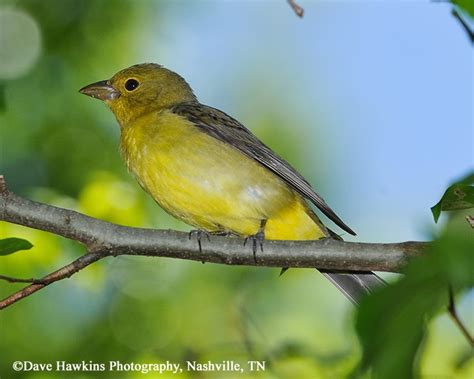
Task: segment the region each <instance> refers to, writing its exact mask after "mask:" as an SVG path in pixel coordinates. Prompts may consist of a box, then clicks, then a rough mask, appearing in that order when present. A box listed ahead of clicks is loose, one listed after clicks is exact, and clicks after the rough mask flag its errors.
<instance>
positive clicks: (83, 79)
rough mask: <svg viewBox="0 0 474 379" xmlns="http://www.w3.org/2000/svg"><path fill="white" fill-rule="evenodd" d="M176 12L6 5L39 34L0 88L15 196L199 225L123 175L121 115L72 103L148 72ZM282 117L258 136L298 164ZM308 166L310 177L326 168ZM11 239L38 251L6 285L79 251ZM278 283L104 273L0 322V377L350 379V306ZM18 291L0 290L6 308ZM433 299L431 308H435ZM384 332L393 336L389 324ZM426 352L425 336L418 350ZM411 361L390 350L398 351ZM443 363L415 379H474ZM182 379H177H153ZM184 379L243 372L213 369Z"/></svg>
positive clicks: (53, 290)
mask: <svg viewBox="0 0 474 379" xmlns="http://www.w3.org/2000/svg"><path fill="white" fill-rule="evenodd" d="M111 4H113V5H111ZM183 4H184V2H183ZM165 5H166V3H165V2H161V1H160V2H158V1H157V2H152V1H125V0H114V1H113V2H107V1H95V0H94V1H93V0H22V1H13V0H12V1H9V0H3V1H2V3H1V5H0V9H1V7H4V6H7V7H14V8H16V9H17V10H18V11H20V12H24V13H26V14H28V15H30V16H31V17H32V18H33V19H34V20H35V22H37V23H38V26H39V30H40V31H41V53H40V55H39V57H38V60H37V61H36V62H34V65H33V66H32V67H31V69H30V70H29V71H28V72H26V73H25V74H24V75H21V76H18V77H17V78H14V79H5V78H2V79H1V82H0V125H1V141H2V143H1V146H0V147H1V151H0V154H1V159H0V172H1V173H2V174H5V177H6V179H7V182H8V185H9V187H10V188H11V189H12V190H13V191H15V192H17V193H19V194H22V195H25V196H28V197H29V198H32V199H35V200H37V201H41V202H45V203H49V204H53V205H57V206H61V207H65V208H69V209H74V210H77V211H80V212H83V213H86V214H88V215H91V216H94V217H98V218H101V219H104V220H108V221H111V222H115V223H119V224H124V225H129V226H141V227H144V226H145V227H156V228H172V229H181V230H183V229H187V228H188V227H187V226H185V225H183V224H182V223H180V222H179V221H177V220H175V219H173V218H171V217H170V216H168V215H167V214H166V213H165V212H164V211H162V210H161V209H160V208H159V207H158V206H157V205H156V204H155V203H154V202H153V201H152V200H151V199H150V198H149V197H148V196H147V195H146V194H145V193H144V192H143V191H142V190H141V189H140V188H139V186H138V185H137V184H136V183H135V182H134V180H133V179H132V178H131V177H130V176H129V175H128V174H127V173H126V171H125V169H124V168H123V165H122V163H121V162H120V158H119V154H118V152H117V141H118V132H119V131H118V128H117V125H116V123H115V120H114V119H113V116H112V115H111V114H110V112H108V111H106V110H105V109H104V107H103V105H102V104H100V103H99V102H94V101H90V99H87V98H86V97H84V96H81V95H80V94H78V93H77V90H78V89H79V88H80V87H82V86H83V85H85V84H88V83H90V82H91V81H95V80H99V79H105V78H107V77H108V76H110V75H111V74H112V73H114V72H116V71H117V70H118V69H120V68H123V67H126V66H128V65H130V64H132V63H137V62H130V61H128V60H127V57H133V56H135V52H136V50H137V49H138V47H139V45H140V30H141V26H142V25H144V24H149V23H153V24H158V23H160V22H166V21H167V20H165V19H164V17H165V16H162V14H164V13H163V12H161V11H160V10H161V8H162V7H164V6H165ZM288 12H289V11H288ZM290 16H291V15H290ZM2 26H4V25H2ZM176 28H178V29H179V24H177V25H176ZM154 37H155V39H154V41H155V43H156V45H157V46H159V45H160V44H163V45H166V41H165V40H166V39H167V38H168V36H166V35H165V36H158V35H157V36H154ZM255 107H257V105H255ZM267 108H269V107H267ZM272 111H274V109H267V111H266V112H262V113H263V114H264V116H259V117H261V119H260V120H256V122H255V128H254V130H255V131H256V134H257V135H259V136H260V137H261V138H262V139H264V140H265V142H267V143H268V144H269V145H270V146H271V147H274V148H275V149H276V150H277V151H279V152H281V154H282V155H283V156H284V157H285V158H287V159H289V160H290V161H292V162H295V163H296V164H297V165H298V167H300V166H303V165H302V163H303V162H304V160H303V159H302V157H301V156H300V155H299V154H301V152H300V148H299V147H297V146H298V141H299V139H300V138H301V137H300V136H298V135H297V132H294V131H293V130H292V129H291V128H281V129H278V126H279V124H281V122H282V121H281V120H280V119H279V118H278V116H275V115H273V113H272ZM275 114H278V113H275ZM267 115H268V116H267ZM292 118H293V116H292ZM315 124H317V120H315ZM276 129H278V130H279V132H278V133H275V130H276ZM280 131H281V133H280ZM283 132H284V133H283ZM5 141H7V142H5ZM321 143H322V144H323V145H324V141H323V142H321ZM314 148H316V146H315V147H314ZM298 163H301V164H298ZM323 163H324V162H322V163H320V164H321V165H322V164H323ZM310 164H311V170H312V171H313V172H314V171H317V170H318V169H321V168H318V167H317V165H316V164H315V163H314V162H310ZM304 170H305V168H304V167H303V168H302V171H303V172H304ZM11 236H18V237H21V238H23V239H25V240H28V241H30V242H31V243H32V244H33V245H34V247H32V248H31V250H30V251H28V252H27V253H25V254H21V253H20V254H12V255H8V256H2V257H1V259H0V273H1V274H4V275H10V276H15V277H39V276H42V275H44V274H47V273H49V272H51V271H52V270H54V269H55V268H57V267H60V266H61V265H64V264H67V263H69V262H70V261H72V260H74V259H75V258H77V256H79V255H80V254H82V253H83V252H84V250H83V247H82V246H80V245H79V244H77V243H75V242H72V241H69V240H65V239H63V238H60V237H57V236H53V235H51V234H48V233H44V232H40V231H37V230H33V229H28V228H24V227H21V226H18V225H13V224H7V223H0V238H7V237H11ZM439 246H444V245H443V243H441V245H439ZM440 249H441V248H440ZM438 250H439V249H438ZM438 250H436V255H435V252H433V256H442V257H443V258H440V261H443V262H444V260H445V259H447V258H444V255H443V254H444V253H441V252H440V251H441V250H439V251H438ZM443 251H444V250H443ZM430 259H431V260H430V261H429V264H430V265H433V267H434V269H435V271H436V270H438V271H436V272H438V273H441V274H442V275H445V276H447V275H450V274H451V273H452V272H454V270H456V268H446V271H442V268H441V267H440V265H439V264H438V263H433V262H432V261H433V260H436V259H434V258H430ZM453 259H454V258H453ZM448 261H449V262H451V263H453V262H452V260H446V262H448ZM453 264H454V263H453ZM278 272H279V270H277V269H263V268H246V267H224V268H223V267H221V266H217V265H209V264H206V265H201V264H198V263H193V262H181V261H174V260H166V259H153V260H151V259H150V258H144V257H135V258H130V257H119V258H114V259H109V260H107V261H101V262H98V263H97V264H94V265H91V266H90V267H88V268H87V269H86V270H83V271H81V272H80V273H79V274H77V275H76V276H74V277H73V278H72V279H71V280H67V281H62V282H60V283H56V284H53V285H51V286H49V287H48V288H46V289H44V290H42V291H41V292H39V293H38V294H35V295H34V296H31V297H30V298H28V299H26V300H24V301H21V302H19V303H17V304H15V305H14V306H12V307H9V308H7V309H6V310H4V311H2V312H0V377H2V378H4V377H5V378H35V379H38V378H62V377H64V376H65V375H64V374H63V373H32V372H14V371H12V368H11V364H12V362H14V361H16V360H28V361H33V362H54V361H56V360H65V361H68V362H80V361H82V360H85V361H86V362H89V361H93V362H107V361H109V360H120V361H122V362H136V363H140V362H143V363H149V362H161V361H166V360H171V361H173V362H183V361H185V360H188V359H189V360H202V361H206V360H208V359H211V360H216V361H219V360H226V359H232V360H235V361H239V362H241V363H242V362H246V361H247V360H248V359H264V360H266V361H267V364H268V367H269V369H267V371H266V372H262V373H253V374H250V373H248V374H247V375H246V376H245V377H246V378H253V377H255V378H289V379H293V378H343V377H346V376H347V375H348V374H349V373H350V372H351V371H352V370H353V369H354V367H355V366H356V364H357V362H358V360H359V358H360V351H359V346H358V342H357V339H356V336H355V335H354V332H353V327H352V321H353V319H352V308H351V306H350V305H349V304H348V303H347V302H346V300H345V299H344V298H343V297H342V296H341V295H340V294H339V293H338V291H337V290H336V289H334V288H333V287H332V286H331V285H330V284H329V283H327V282H326V281H325V280H324V279H323V278H321V277H320V276H317V275H316V273H315V270H290V271H289V272H288V273H286V274H285V275H284V276H283V277H282V278H278ZM407 280H409V281H408V284H403V283H404V282H402V284H401V285H402V286H409V287H410V288H412V286H415V287H416V286H419V287H420V288H422V289H423V288H425V287H424V286H425V282H424V281H416V280H414V279H407ZM461 284H462V283H461ZM22 287H23V286H22V285H21V284H9V283H3V282H0V297H1V298H3V297H4V296H7V295H9V294H11V293H12V292H13V291H15V290H19V289H21V288H22ZM417 288H418V287H417ZM436 288H438V287H436ZM388 290H389V291H394V292H396V291H398V290H396V289H394V290H392V289H388ZM397 293H398V292H397ZM443 293H444V292H443ZM441 296H444V295H442V294H440V297H439V299H441ZM439 299H438V300H439ZM435 300H436V299H435ZM435 300H433V299H432V300H429V301H430V303H429V304H428V305H427V306H426V308H423V309H429V310H431V309H435V308H436V309H439V304H438V303H437V301H435ZM427 301H428V300H427ZM381 302H382V304H385V303H386V302H385V301H384V300H383V299H382V300H381ZM431 302H432V303H431ZM435 303H436V304H435ZM422 306H423V307H424V305H420V307H422ZM373 307H374V309H376V311H377V312H379V309H378V308H375V307H376V305H374V306H373ZM416 309H418V310H419V309H420V308H419V307H417V308H416ZM436 309H435V310H436ZM367 312H369V313H370V311H367ZM433 312H434V311H433ZM380 314H382V315H385V311H384V312H382V313H380ZM367 317H369V319H370V317H373V314H368V315H367ZM394 318H396V316H394ZM384 319H385V317H381V320H384ZM419 319H420V316H419V315H418V316H417V318H416V320H415V321H417V323H416V324H413V325H419V324H420V320H419ZM396 321H397V319H396V320H394V322H396ZM362 325H366V324H362ZM374 327H380V328H381V333H384V330H383V324H382V323H381V322H380V321H377V320H376V322H374ZM450 328H451V329H450ZM453 328H454V327H453V326H451V325H449V326H447V327H446V326H445V325H444V326H443V327H442V328H437V329H436V330H446V329H447V330H448V331H449V332H452V329H453ZM363 329H364V332H365V333H369V332H368V331H367V328H365V327H364V328H363ZM374 333H375V329H374ZM449 338H451V340H452V337H451V336H449ZM461 338H462V337H461ZM362 341H363V347H365V348H367V349H369V351H370V354H371V355H369V356H368V355H367V353H366V352H365V353H364V354H365V355H364V363H367V362H368V361H372V360H374V361H376V360H377V355H376V352H373V350H370V349H371V348H370V345H368V343H369V342H367V341H366V340H364V339H363V340H362ZM377 341H378V340H377ZM418 341H419V338H418V336H417V335H416V336H414V337H413V341H412V345H411V351H415V350H416V346H415V344H417V342H418ZM445 341H446V339H445V336H441V337H439V338H434V341H433V346H439V345H440V342H443V343H444V342H445ZM374 343H375V342H374ZM377 343H378V342H377ZM428 347H429V346H428ZM403 349H404V348H403ZM403 349H401V350H400V351H395V353H394V354H395V355H396V356H398V355H399V354H400V355H401V353H403V351H404V350H403ZM426 350H430V349H428V348H427V349H426ZM453 354H454V355H455V356H456V358H459V359H461V358H464V357H465V356H466V354H465V351H462V352H457V351H455V352H453ZM444 357H445V353H444V351H442V350H436V349H434V348H432V349H431V350H430V351H429V353H427V354H425V357H424V361H423V363H422V364H420V367H422V369H426V367H428V368H429V367H431V366H432V365H433V364H435V363H438V362H444V366H443V367H441V368H440V371H437V372H442V373H444V374H446V375H451V374H452V375H454V373H455V374H456V375H458V376H459V377H465V378H468V377H469V376H470V373H471V371H472V360H471V361H470V362H471V363H469V360H467V363H466V360H459V362H463V363H462V364H461V365H459V367H460V368H459V369H458V371H455V370H456V369H455V366H454V364H453V365H451V362H449V361H448V362H447V361H446V360H443V358H444ZM401 358H405V359H406V356H405V355H403V356H401ZM456 362H458V360H456ZM98 376H100V377H111V378H116V377H121V378H142V377H143V374H141V373H133V372H127V373H120V375H117V373H113V372H112V373H110V372H104V373H68V374H67V377H69V378H96V377H98ZM171 376H173V377H176V375H171V374H170V375H160V376H155V375H153V374H148V375H147V377H160V378H166V377H171ZM178 377H183V378H191V377H199V378H222V377H228V378H232V377H233V375H232V374H229V375H224V374H222V373H219V372H217V373H216V372H214V373H212V372H210V373H200V374H199V373H195V374H192V373H183V374H181V375H179V376H178Z"/></svg>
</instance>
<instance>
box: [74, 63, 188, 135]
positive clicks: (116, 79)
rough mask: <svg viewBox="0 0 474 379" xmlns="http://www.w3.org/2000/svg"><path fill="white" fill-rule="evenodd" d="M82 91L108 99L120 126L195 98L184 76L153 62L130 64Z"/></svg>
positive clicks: (106, 100) (103, 99)
mask: <svg viewBox="0 0 474 379" xmlns="http://www.w3.org/2000/svg"><path fill="white" fill-rule="evenodd" d="M79 92H80V93H83V94H84V95H87V96H91V97H93V98H95V99H99V100H102V101H103V102H105V103H106V104H107V105H108V106H109V108H110V109H111V110H112V112H114V114H115V117H116V118H117V120H118V122H119V124H120V126H121V127H124V126H126V125H127V123H129V122H130V121H132V120H134V119H136V118H137V117H139V116H140V115H142V114H145V113H148V112H151V111H157V110H162V109H167V108H169V107H172V106H173V105H176V104H181V103H184V102H192V101H196V97H195V96H194V94H193V91H192V89H191V87H190V86H189V85H188V83H186V81H185V80H184V79H183V78H182V77H181V76H179V75H178V74H176V73H175V72H173V71H170V70H168V69H166V68H164V67H162V66H160V65H158V64H154V63H144V64H137V65H135V66H131V67H129V68H126V69H124V70H122V71H119V72H118V73H116V74H115V75H114V76H113V77H112V78H111V79H109V80H102V81H99V82H95V83H92V84H89V85H87V86H85V87H83V88H81V89H80V90H79Z"/></svg>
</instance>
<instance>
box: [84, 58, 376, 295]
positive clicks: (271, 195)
mask: <svg viewBox="0 0 474 379" xmlns="http://www.w3.org/2000/svg"><path fill="white" fill-rule="evenodd" d="M80 92H81V93H83V94H85V95H88V96H91V97H94V98H97V99H100V100H102V101H104V102H105V103H106V104H107V105H108V106H109V108H110V109H111V110H112V112H113V113H114V115H115V117H116V118H117V121H118V123H119V125H120V131H121V135H120V153H121V155H122V158H123V160H124V161H125V164H126V166H127V168H128V169H129V171H130V172H132V173H133V175H134V176H135V178H136V179H137V181H138V183H139V184H140V186H141V187H142V188H143V189H144V190H145V191H147V192H148V193H149V194H150V195H151V196H152V197H153V198H154V199H155V200H156V202H157V203H158V204H159V205H160V206H161V207H162V208H163V209H165V210H166V211H167V212H168V213H170V214H171V215H173V216H175V217H177V218H179V219H181V220H183V221H184V222H186V223H188V224H190V225H192V226H194V227H196V228H198V230H202V231H205V232H209V233H232V234H237V235H239V236H244V237H249V236H259V237H260V238H261V237H262V236H264V238H266V239H273V240H316V239H321V238H326V237H336V235H335V234H334V233H332V232H331V231H330V230H329V229H327V228H326V227H325V226H324V225H323V224H322V222H321V221H320V220H319V218H318V217H317V216H316V214H315V213H314V212H313V211H312V210H311V209H310V207H309V205H308V203H307V202H306V200H305V199H308V200H310V201H311V202H312V203H313V204H315V205H316V206H317V207H318V208H319V209H320V210H321V212H323V213H324V214H325V215H326V216H328V217H329V219H331V220H332V221H333V222H334V223H336V224H337V225H338V226H340V227H341V228H342V229H343V230H345V231H346V232H348V233H350V234H352V235H355V233H354V232H353V231H352V229H350V228H349V227H348V226H347V225H346V224H345V223H344V222H343V221H342V220H341V219H340V218H339V217H338V216H337V215H336V214H335V213H334V212H333V211H332V210H331V208H330V207H329V206H328V205H327V204H326V202H325V201H324V200H323V199H322V198H321V197H320V196H319V195H318V194H317V193H316V192H315V191H314V190H313V189H312V188H311V186H310V184H309V183H308V182H307V181H306V180H305V179H304V178H303V177H302V176H301V175H300V174H299V173H298V172H297V171H296V170H295V169H294V168H293V167H291V166H290V164H289V163H288V162H286V161H285V160H283V159H282V158H280V157H279V156H278V155H277V154H276V153H274V152H273V151H272V150H271V149H270V148H269V147H267V146H266V145H264V144H263V143H262V142H261V141H260V140H258V139H257V137H255V136H254V135H253V134H252V133H251V132H250V131H249V130H248V129H247V128H245V127H244V126H243V125H242V124H241V123H240V122H238V121H237V120H235V119H233V118H232V117H230V116H229V115H227V114H226V113H224V112H222V111H220V110H218V109H215V108H211V107H209V106H207V105H203V104H201V103H199V102H198V100H197V98H196V96H195V95H194V93H193V91H192V89H191V87H190V86H189V85H188V83H187V82H186V81H185V80H184V79H183V78H182V77H181V76H179V75H178V74H176V73H175V72H173V71H170V70H168V69H166V68H164V67H162V66H160V65H157V64H152V63H147V64H139V65H135V66H131V67H129V68H126V69H124V70H122V71H120V72H118V73H117V74H115V75H114V76H113V77H112V78H111V79H109V80H104V81H100V82H96V83H93V84H90V85H88V86H86V87H84V88H82V89H81V90H80ZM254 241H255V239H254ZM324 275H326V276H327V277H328V278H329V279H330V280H331V281H332V282H333V283H334V284H335V285H336V286H337V287H339V289H340V290H341V291H342V292H343V293H344V294H345V295H346V296H347V297H348V298H349V299H350V300H351V301H352V302H354V303H356V302H357V300H358V299H359V297H360V296H361V295H362V294H365V293H370V291H371V290H372V289H373V288H374V287H376V286H378V285H380V284H381V283H382V280H381V279H379V278H378V277H377V276H376V275H375V274H373V273H371V272H364V273H336V272H324Z"/></svg>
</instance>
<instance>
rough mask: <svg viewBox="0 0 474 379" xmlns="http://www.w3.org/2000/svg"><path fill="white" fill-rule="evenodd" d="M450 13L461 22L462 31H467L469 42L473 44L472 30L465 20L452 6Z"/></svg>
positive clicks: (473, 35) (473, 34)
mask: <svg viewBox="0 0 474 379" xmlns="http://www.w3.org/2000/svg"><path fill="white" fill-rule="evenodd" d="M451 14H452V15H453V16H454V17H455V18H456V19H457V20H458V21H459V22H460V23H461V26H462V27H463V29H464V31H465V32H466V33H467V36H468V38H469V40H470V41H471V44H472V45H474V31H473V30H471V28H470V27H469V25H468V24H467V22H466V21H465V20H464V18H463V17H462V16H461V15H460V14H459V12H458V11H457V9H456V8H453V10H452V11H451Z"/></svg>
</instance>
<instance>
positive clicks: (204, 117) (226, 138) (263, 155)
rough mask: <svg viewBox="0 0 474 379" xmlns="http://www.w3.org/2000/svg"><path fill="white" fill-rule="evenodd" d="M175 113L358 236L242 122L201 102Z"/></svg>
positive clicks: (174, 108) (190, 104)
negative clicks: (240, 153) (270, 172)
mask: <svg viewBox="0 0 474 379" xmlns="http://www.w3.org/2000/svg"><path fill="white" fill-rule="evenodd" d="M171 110H172V112H173V113H175V114H177V115H179V116H181V117H185V118H186V119H187V120H189V121H191V122H192V123H193V124H194V125H195V126H196V127H198V128H200V129H201V130H202V131H203V132H205V133H207V134H208V135H210V136H212V137H214V138H216V139H218V140H220V141H222V142H225V143H227V144H229V145H230V146H233V147H234V148H236V149H237V150H239V151H240V152H242V153H244V154H245V155H247V156H248V157H250V158H252V159H254V160H256V161H257V162H259V163H260V164H262V165H263V166H265V167H266V168H267V169H269V170H271V171H273V172H274V173H275V174H277V175H278V176H279V177H280V178H282V179H283V180H284V181H285V182H286V183H287V184H289V185H290V186H291V187H292V188H293V189H294V190H295V191H297V192H298V193H300V194H301V195H302V196H304V197H306V198H308V199H309V200H311V202H313V203H314V205H316V206H317V207H318V208H319V209H320V210H321V212H323V213H324V214H325V215H326V216H327V217H328V218H329V219H330V220H332V221H333V222H334V223H335V224H337V225H338V226H339V227H341V228H342V229H344V230H345V231H346V232H348V233H350V234H352V235H355V232H354V231H353V230H352V229H351V228H349V227H348V226H347V225H346V224H345V223H344V222H343V221H342V220H341V219H340V218H339V217H338V216H337V215H336V214H335V213H334V211H333V210H332V209H331V208H330V207H329V205H327V204H326V202H325V201H324V199H323V198H322V197H321V196H319V195H318V194H317V193H316V192H315V191H314V190H313V189H312V188H311V185H310V184H309V183H308V182H307V181H306V180H305V179H304V178H303V176H301V174H299V173H298V172H297V171H296V170H295V169H294V168H293V167H291V166H290V164H289V163H288V162H286V161H285V160H284V159H282V158H280V157H279V156H278V155H276V154H275V153H274V152H273V151H272V150H271V149H270V148H269V147H267V146H266V145H264V144H263V143H262V142H261V141H260V140H259V139H258V138H257V137H255V136H254V135H253V134H252V133H251V132H250V130H248V129H247V128H246V127H245V126H243V125H242V124H241V123H240V122H238V121H237V120H235V119H233V118H232V117H230V116H229V115H227V114H226V113H224V112H222V111H220V110H218V109H215V108H211V107H208V106H206V105H202V104H199V103H197V102H192V103H183V104H178V105H176V106H174V107H173V108H172V109H171Z"/></svg>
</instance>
